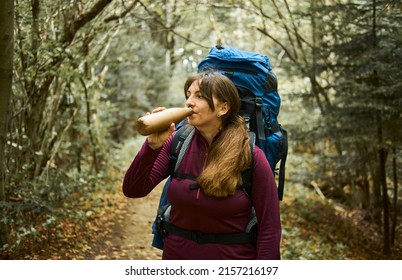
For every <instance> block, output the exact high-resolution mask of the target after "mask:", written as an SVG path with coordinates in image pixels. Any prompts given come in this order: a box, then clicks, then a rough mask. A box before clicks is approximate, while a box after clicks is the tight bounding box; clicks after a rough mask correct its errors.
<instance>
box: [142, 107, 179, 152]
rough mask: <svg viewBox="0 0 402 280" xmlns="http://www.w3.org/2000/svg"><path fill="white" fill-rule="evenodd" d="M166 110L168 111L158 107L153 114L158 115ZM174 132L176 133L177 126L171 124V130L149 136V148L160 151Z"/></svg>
mask: <svg viewBox="0 0 402 280" xmlns="http://www.w3.org/2000/svg"><path fill="white" fill-rule="evenodd" d="M165 109H166V108H165V107H158V108H156V109H154V110H152V113H157V112H160V111H163V110H165ZM148 114H149V113H147V115H148ZM174 131H175V124H174V123H171V124H170V127H169V129H167V130H164V131H160V132H156V133H153V134H150V135H148V145H149V147H151V149H153V150H156V149H159V148H160V147H162V146H163V143H165V141H166V140H167V139H168V138H169V137H170V135H172V133H173V132H174Z"/></svg>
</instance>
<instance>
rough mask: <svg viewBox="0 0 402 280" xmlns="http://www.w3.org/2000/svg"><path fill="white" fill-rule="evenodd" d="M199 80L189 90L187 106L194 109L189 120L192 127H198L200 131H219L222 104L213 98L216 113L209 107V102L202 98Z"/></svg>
mask: <svg viewBox="0 0 402 280" xmlns="http://www.w3.org/2000/svg"><path fill="white" fill-rule="evenodd" d="M199 83H200V81H199V80H196V81H194V82H193V83H192V84H191V85H190V87H189V88H188V90H187V93H186V96H187V101H186V106H187V107H191V108H192V109H193V114H192V115H190V116H189V117H188V118H187V121H188V123H189V124H190V125H193V126H195V127H197V129H198V130H199V131H206V130H214V129H216V130H219V128H220V126H221V119H220V118H219V117H218V115H219V113H220V108H221V106H220V104H219V102H218V100H217V99H216V98H215V96H213V102H214V105H215V111H212V110H211V108H210V107H209V104H208V102H207V100H206V99H205V98H204V97H203V96H202V93H201V92H200V87H199Z"/></svg>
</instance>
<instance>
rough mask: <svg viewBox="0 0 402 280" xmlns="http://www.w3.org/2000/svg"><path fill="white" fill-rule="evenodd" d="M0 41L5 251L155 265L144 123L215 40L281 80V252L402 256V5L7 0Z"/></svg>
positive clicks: (172, 101) (359, 0)
mask: <svg viewBox="0 0 402 280" xmlns="http://www.w3.org/2000/svg"><path fill="white" fill-rule="evenodd" d="M0 38H1V40H0V160H1V164H0V259H3V260H5V259H14V260H16V259H68V260H70V259H155V258H156V259H157V258H160V255H159V253H160V252H159V251H158V250H156V249H154V248H152V246H151V244H150V241H149V240H151V239H152V234H151V223H152V219H153V218H154V215H155V214H156V211H157V209H156V207H157V201H158V199H159V198H158V193H155V194H153V196H151V197H149V198H145V199H140V200H135V199H134V200H133V199H127V198H125V197H123V195H122V192H121V185H122V180H123V177H124V173H125V171H126V169H127V167H128V166H129V164H130V162H131V160H132V159H133V158H134V156H135V154H136V152H137V150H138V148H139V147H140V145H141V144H142V142H143V137H142V136H141V135H139V134H138V133H137V130H136V120H137V119H138V118H139V117H140V116H143V115H144V114H146V112H149V111H152V109H153V108H155V107H159V106H165V107H179V106H183V104H184V95H183V83H184V82H185V80H186V77H187V76H188V75H189V74H191V73H195V72H196V71H197V65H198V63H199V62H200V61H201V60H202V59H203V58H204V57H205V56H206V55H207V54H208V52H209V50H210V49H211V48H212V47H213V46H215V45H230V46H233V47H236V48H239V49H243V50H248V51H252V52H258V53H262V54H264V55H267V56H268V57H269V59H270V63H271V65H272V67H273V71H274V72H275V74H276V76H277V79H278V91H279V94H280V96H281V99H282V103H281V110H280V113H279V116H278V119H279V121H280V123H281V124H282V126H283V127H285V128H286V130H287V132H288V139H289V151H288V157H287V162H286V181H285V192H284V198H283V201H281V202H280V207H281V220H282V243H281V255H282V259H288V260H298V259H315V260H317V259H318V260H334V259H342V260H353V259H384V260H387V259H402V223H401V221H402V190H401V188H399V187H400V184H401V180H402V129H401V127H402V69H401V62H402V2H401V1H400V0H303V1H295V0H266V1H258V0H245V1H243V0H193V1H189V0H152V1H151V0H74V1H73V0H31V1H24V0H3V1H2V4H1V9H0ZM133 207H135V208H133ZM128 226H130V227H131V228H130V229H127V227H128ZM131 230H134V231H135V233H132V232H131ZM130 233H131V234H130ZM148 241H149V242H148ZM130 242H131V243H130ZM128 243H130V246H127V244H128Z"/></svg>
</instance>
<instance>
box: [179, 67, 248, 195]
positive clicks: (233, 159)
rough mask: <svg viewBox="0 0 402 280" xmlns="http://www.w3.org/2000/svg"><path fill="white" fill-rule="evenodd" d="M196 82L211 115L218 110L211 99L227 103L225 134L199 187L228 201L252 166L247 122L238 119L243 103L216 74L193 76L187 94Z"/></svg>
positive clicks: (213, 149)
mask: <svg viewBox="0 0 402 280" xmlns="http://www.w3.org/2000/svg"><path fill="white" fill-rule="evenodd" d="M195 81H198V83H199V87H200V92H201V94H202V96H203V97H204V98H205V99H206V100H207V102H208V104H209V107H210V108H211V110H212V111H214V110H215V106H214V103H213V99H212V97H213V96H215V98H217V100H218V101H219V102H227V103H228V105H229V108H230V109H229V111H228V112H227V113H226V114H225V115H223V116H222V117H221V118H222V131H221V133H220V135H219V137H218V138H217V139H216V140H215V141H214V142H213V143H212V144H211V146H210V147H209V150H208V158H207V161H206V166H205V169H204V170H203V172H202V173H201V174H200V176H199V177H198V178H197V184H198V185H199V186H200V187H201V189H202V190H203V191H204V192H205V194H207V195H209V196H214V197H227V196H229V195H233V194H235V192H236V190H237V187H238V186H240V185H242V184H243V180H242V171H244V170H245V169H247V168H248V167H249V166H250V164H251V150H250V137H249V134H248V131H247V127H246V124H245V121H244V119H243V118H242V117H241V116H240V115H239V110H240V106H241V103H240V102H241V101H240V98H239V95H238V93H237V89H236V87H235V85H234V84H233V83H232V81H231V80H230V79H229V78H227V77H226V76H224V75H222V74H219V73H217V72H208V73H199V74H195V75H192V76H190V77H189V78H188V79H187V81H186V83H185V85H184V93H185V94H186V93H187V90H188V88H189V87H190V86H191V84H192V83H193V82H195Z"/></svg>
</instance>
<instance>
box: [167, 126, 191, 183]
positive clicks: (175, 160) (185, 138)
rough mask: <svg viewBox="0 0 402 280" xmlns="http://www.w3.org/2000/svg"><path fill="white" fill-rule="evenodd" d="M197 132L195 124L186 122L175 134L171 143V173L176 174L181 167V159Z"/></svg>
mask: <svg viewBox="0 0 402 280" xmlns="http://www.w3.org/2000/svg"><path fill="white" fill-rule="evenodd" d="M194 133H195V128H194V126H191V125H189V124H186V125H184V126H182V127H181V128H179V129H178V130H177V131H176V133H175V135H174V136H173V139H172V143H171V145H170V152H169V158H170V164H169V174H170V175H174V174H175V172H176V171H177V168H178V167H179V165H180V163H181V160H182V159H183V156H184V154H185V152H186V150H187V147H188V144H189V143H190V141H191V139H192V138H193V136H194Z"/></svg>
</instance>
